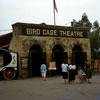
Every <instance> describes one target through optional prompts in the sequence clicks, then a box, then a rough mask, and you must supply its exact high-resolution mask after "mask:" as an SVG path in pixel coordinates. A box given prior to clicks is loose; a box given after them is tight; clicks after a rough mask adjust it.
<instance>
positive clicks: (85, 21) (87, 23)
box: [71, 13, 92, 29]
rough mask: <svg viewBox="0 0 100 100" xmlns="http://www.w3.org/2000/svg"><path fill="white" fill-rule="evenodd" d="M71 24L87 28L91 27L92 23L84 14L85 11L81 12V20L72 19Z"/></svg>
mask: <svg viewBox="0 0 100 100" xmlns="http://www.w3.org/2000/svg"><path fill="white" fill-rule="evenodd" d="M71 26H72V27H84V28H85V27H87V28H89V29H91V28H92V24H91V23H90V21H89V19H88V16H87V15H86V13H83V15H82V18H81V20H79V21H78V22H77V21H76V20H75V19H73V21H72V22H71Z"/></svg>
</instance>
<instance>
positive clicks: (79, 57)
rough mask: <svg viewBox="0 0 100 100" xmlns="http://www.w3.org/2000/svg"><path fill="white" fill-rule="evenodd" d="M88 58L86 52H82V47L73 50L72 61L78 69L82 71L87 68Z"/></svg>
mask: <svg viewBox="0 0 100 100" xmlns="http://www.w3.org/2000/svg"><path fill="white" fill-rule="evenodd" d="M86 58H87V55H86V52H83V51H82V48H81V46H79V45H76V46H74V48H73V49H72V59H71V62H72V63H74V64H75V65H76V68H77V69H78V67H81V68H82V69H83V68H84V66H85V60H86Z"/></svg>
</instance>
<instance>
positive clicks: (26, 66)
mask: <svg viewBox="0 0 100 100" xmlns="http://www.w3.org/2000/svg"><path fill="white" fill-rule="evenodd" d="M12 27H13V36H12V39H11V42H10V45H9V50H11V51H13V52H16V53H17V54H18V69H19V78H23V77H24V78H29V77H35V76H40V75H41V73H40V65H41V64H42V63H46V65H47V68H49V63H50V62H55V64H56V72H57V75H60V74H61V64H62V63H63V61H66V62H67V63H68V64H70V63H74V64H75V65H76V66H77V68H78V67H79V66H81V67H82V68H83V67H84V65H85V60H86V59H87V60H89V61H91V51H90V40H89V38H88V35H89V30H88V29H87V28H73V27H64V26H54V25H46V24H28V23H15V24H13V25H12ZM47 74H48V75H50V71H49V70H48V71H47Z"/></svg>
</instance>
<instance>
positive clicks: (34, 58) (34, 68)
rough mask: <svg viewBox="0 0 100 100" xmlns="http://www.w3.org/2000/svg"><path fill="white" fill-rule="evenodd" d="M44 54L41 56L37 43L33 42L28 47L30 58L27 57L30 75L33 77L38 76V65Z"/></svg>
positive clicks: (41, 61) (40, 49)
mask: <svg viewBox="0 0 100 100" xmlns="http://www.w3.org/2000/svg"><path fill="white" fill-rule="evenodd" d="M44 57H45V56H43V53H42V48H41V47H40V46H39V45H38V44H35V45H33V46H32V47H31V49H30V59H29V63H30V68H29V71H30V77H34V76H40V75H41V73H40V65H41V64H42V63H43V61H44V59H43V58H44Z"/></svg>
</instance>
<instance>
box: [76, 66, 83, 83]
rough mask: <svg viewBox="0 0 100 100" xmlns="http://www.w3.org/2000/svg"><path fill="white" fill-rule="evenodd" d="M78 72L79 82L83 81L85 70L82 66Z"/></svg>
mask: <svg viewBox="0 0 100 100" xmlns="http://www.w3.org/2000/svg"><path fill="white" fill-rule="evenodd" d="M77 72H78V75H77V78H78V79H79V82H82V78H83V70H82V69H81V67H79V68H78V71H77Z"/></svg>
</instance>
